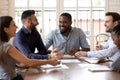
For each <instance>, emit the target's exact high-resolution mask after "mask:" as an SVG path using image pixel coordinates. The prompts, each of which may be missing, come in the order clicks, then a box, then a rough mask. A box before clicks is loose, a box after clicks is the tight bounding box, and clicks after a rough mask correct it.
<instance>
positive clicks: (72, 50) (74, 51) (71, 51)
mask: <svg viewBox="0 0 120 80" xmlns="http://www.w3.org/2000/svg"><path fill="white" fill-rule="evenodd" d="M77 51H78V50H74V49H71V50H70V51H69V52H68V54H69V55H71V56H74V55H75V53H76V52H77Z"/></svg>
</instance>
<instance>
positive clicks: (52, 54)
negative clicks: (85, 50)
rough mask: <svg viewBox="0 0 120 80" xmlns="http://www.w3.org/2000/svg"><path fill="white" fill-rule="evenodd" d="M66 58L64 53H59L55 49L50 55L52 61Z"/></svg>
mask: <svg viewBox="0 0 120 80" xmlns="http://www.w3.org/2000/svg"><path fill="white" fill-rule="evenodd" d="M63 56H64V53H62V52H58V51H57V49H54V50H53V51H52V52H51V54H50V58H51V59H56V60H58V59H61V58H62V57H63Z"/></svg>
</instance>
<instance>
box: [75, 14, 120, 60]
mask: <svg viewBox="0 0 120 80" xmlns="http://www.w3.org/2000/svg"><path fill="white" fill-rule="evenodd" d="M119 20H120V15H119V14H118V13H116V12H107V13H106V14H105V23H104V25H105V28H106V32H108V33H111V31H112V29H113V28H114V27H115V26H116V25H118V21H119ZM100 49H102V50H100ZM100 49H99V50H98V49H97V50H96V51H89V52H84V51H79V52H77V53H75V56H77V57H80V56H88V57H97V58H105V57H111V58H110V59H111V60H115V59H117V58H116V57H118V56H119V54H117V53H116V52H117V51H118V48H117V47H116V45H115V44H114V43H113V40H112V38H111V37H110V38H109V40H108V41H107V42H106V43H105V45H103V46H102V47H100ZM114 54H115V55H114Z"/></svg>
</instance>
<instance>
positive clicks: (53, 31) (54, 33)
mask: <svg viewBox="0 0 120 80" xmlns="http://www.w3.org/2000/svg"><path fill="white" fill-rule="evenodd" d="M59 33H60V30H59V29H55V30H52V31H51V32H50V33H49V34H50V35H56V34H59Z"/></svg>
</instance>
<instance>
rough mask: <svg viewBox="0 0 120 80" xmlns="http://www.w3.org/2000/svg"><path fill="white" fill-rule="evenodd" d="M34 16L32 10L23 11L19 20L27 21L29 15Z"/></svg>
mask: <svg viewBox="0 0 120 80" xmlns="http://www.w3.org/2000/svg"><path fill="white" fill-rule="evenodd" d="M33 14H35V11H34V10H26V11H23V13H22V16H21V20H23V19H27V18H28V17H30V16H31V15H33Z"/></svg>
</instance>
